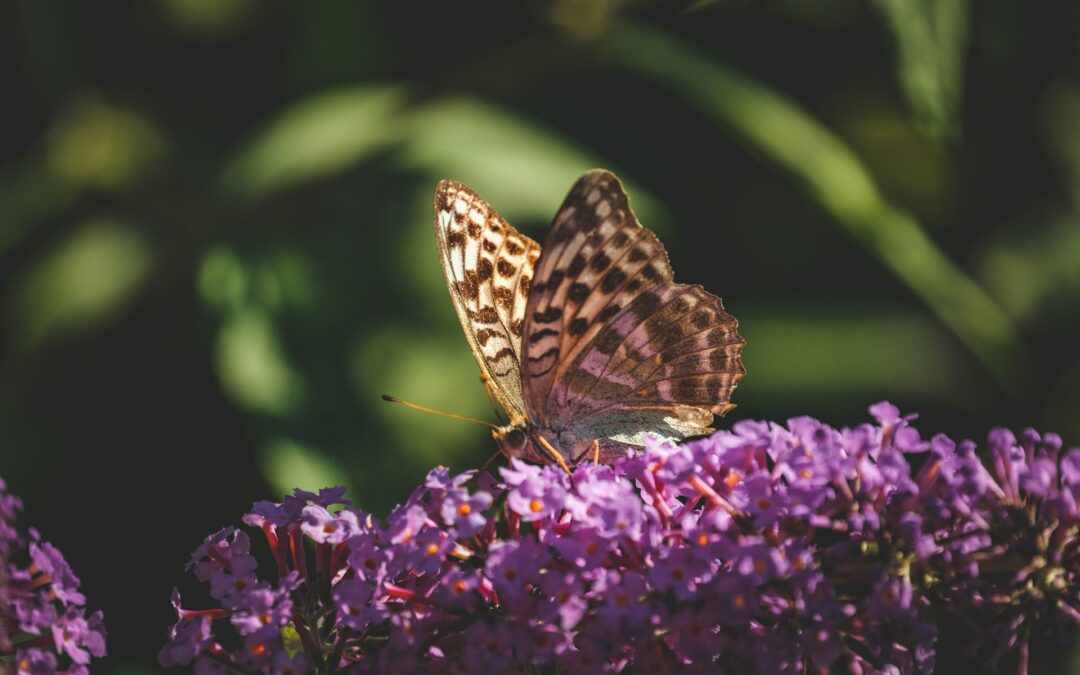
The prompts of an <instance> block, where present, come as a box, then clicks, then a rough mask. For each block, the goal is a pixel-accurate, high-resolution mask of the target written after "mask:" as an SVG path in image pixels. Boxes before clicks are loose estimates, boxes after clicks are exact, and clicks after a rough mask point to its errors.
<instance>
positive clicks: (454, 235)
mask: <svg viewBox="0 0 1080 675" xmlns="http://www.w3.org/2000/svg"><path fill="white" fill-rule="evenodd" d="M446 244H447V246H449V247H450V248H460V247H462V246H464V245H465V233H464V232H461V231H455V232H451V233H450V234H448V235H446Z"/></svg>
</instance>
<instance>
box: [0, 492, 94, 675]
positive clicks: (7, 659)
mask: <svg viewBox="0 0 1080 675" xmlns="http://www.w3.org/2000/svg"><path fill="white" fill-rule="evenodd" d="M21 509H22V501H21V500H20V499H19V498H18V497H16V496H14V495H12V494H9V493H8V492H7V486H6V485H5V484H4V481H3V479H0V673H19V675H23V674H33V675H48V674H50V673H68V674H70V675H78V674H82V673H87V672H89V671H88V670H87V664H88V663H89V662H90V659H91V657H100V656H104V655H105V626H104V624H103V622H102V615H101V612H94V613H93V614H91V615H90V616H89V617H88V616H87V615H86V608H85V605H86V598H85V597H84V596H83V595H82V593H80V592H79V579H78V577H76V576H75V574H74V573H73V572H72V571H71V568H70V567H69V566H68V564H67V562H66V561H65V560H64V556H63V555H62V554H61V553H60V551H59V550H57V549H56V547H54V546H53V545H52V544H50V543H48V542H46V541H42V540H41V535H39V534H38V532H37V530H35V529H33V528H30V530H29V534H28V535H23V533H22V532H21V531H20V530H18V529H17V528H16V527H15V517H16V515H17V514H18V512H19V511H20V510H21Z"/></svg>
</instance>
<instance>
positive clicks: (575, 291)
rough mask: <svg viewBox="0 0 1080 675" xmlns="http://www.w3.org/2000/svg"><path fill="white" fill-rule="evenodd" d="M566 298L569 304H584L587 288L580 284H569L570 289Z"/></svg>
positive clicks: (587, 293)
mask: <svg viewBox="0 0 1080 675" xmlns="http://www.w3.org/2000/svg"><path fill="white" fill-rule="evenodd" d="M566 297H567V298H569V299H570V301H571V302H576V303H578V304H580V303H582V302H584V300H585V298H587V297H589V287H588V286H586V285H585V284H582V283H575V284H571V285H570V289H569V290H568V291H567V292H566Z"/></svg>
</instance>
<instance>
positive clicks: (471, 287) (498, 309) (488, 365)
mask: <svg viewBox="0 0 1080 675" xmlns="http://www.w3.org/2000/svg"><path fill="white" fill-rule="evenodd" d="M435 233H436V239H437V240H438V243H439V253H440V259H441V261H442V266H443V272H444V273H445V275H446V283H447V286H449V288H450V296H451V298H452V299H453V302H454V308H455V309H456V310H457V314H458V318H459V319H460V320H461V326H462V328H463V329H464V331H465V337H466V338H467V339H468V341H469V346H470V347H471V348H472V351H473V355H474V356H475V357H476V361H477V363H478V364H479V365H480V369H481V371H482V372H483V373H484V374H485V375H486V376H487V377H488V378H489V381H490V382H491V384H492V389H493V391H494V394H495V396H496V398H497V399H498V400H499V403H500V404H501V405H502V406H503V408H505V409H506V412H507V413H508V414H509V415H510V418H511V420H512V421H513V420H519V421H522V420H524V419H525V418H526V406H525V403H524V399H523V396H522V391H521V335H522V331H523V328H524V323H525V311H526V304H527V302H528V294H529V286H530V283H531V282H532V278H533V269H534V266H535V263H536V260H537V258H538V257H539V256H540V246H539V244H537V243H536V242H535V241H533V240H532V239H529V238H528V237H526V236H524V235H521V234H519V233H518V232H517V231H516V230H515V229H514V228H513V227H511V226H510V225H509V224H508V223H507V222H506V221H505V220H503V219H502V218H501V217H500V216H499V214H498V213H496V212H495V210H494V209H492V208H491V207H490V206H489V205H488V204H487V203H486V202H485V201H484V200H483V199H481V198H480V197H479V196H478V195H476V193H474V192H473V191H472V190H470V189H469V188H467V187H465V186H464V185H462V184H461V183H457V182H455V181H442V182H441V183H439V185H438V187H437V188H436V190H435Z"/></svg>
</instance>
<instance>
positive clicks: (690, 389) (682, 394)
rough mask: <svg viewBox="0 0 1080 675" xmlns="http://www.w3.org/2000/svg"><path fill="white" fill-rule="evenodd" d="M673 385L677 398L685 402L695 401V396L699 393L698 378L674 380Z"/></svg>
mask: <svg viewBox="0 0 1080 675" xmlns="http://www.w3.org/2000/svg"><path fill="white" fill-rule="evenodd" d="M672 384H674V387H672V389H673V390H674V393H675V396H676V398H678V399H680V400H683V401H693V400H694V399H695V395H696V394H697V393H698V384H699V383H698V378H696V377H683V378H679V379H677V380H672Z"/></svg>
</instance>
